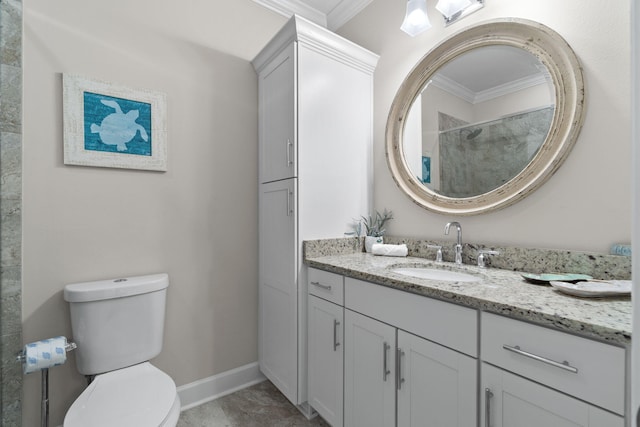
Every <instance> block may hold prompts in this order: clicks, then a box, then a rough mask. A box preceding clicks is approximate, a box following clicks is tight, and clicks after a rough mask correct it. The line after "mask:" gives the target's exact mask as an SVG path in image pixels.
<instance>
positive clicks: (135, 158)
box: [62, 74, 167, 172]
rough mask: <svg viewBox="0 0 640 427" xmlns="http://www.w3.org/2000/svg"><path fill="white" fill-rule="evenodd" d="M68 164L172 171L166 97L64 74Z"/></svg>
mask: <svg viewBox="0 0 640 427" xmlns="http://www.w3.org/2000/svg"><path fill="white" fill-rule="evenodd" d="M62 82H63V83H62V87H63V90H62V98H63V116H64V127H63V133H64V164H65V165H78V166H96V167H106V168H122V169H141V170H153V171H163V172H165V171H166V170H167V117H166V112H167V96H166V94H164V93H161V92H157V91H152V90H146V89H133V88H129V87H125V86H122V85H118V84H114V83H109V82H105V81H100V80H94V79H89V78H86V77H82V76H78V75H73V74H64V75H63V76H62Z"/></svg>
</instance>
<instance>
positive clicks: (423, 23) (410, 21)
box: [400, 0, 431, 37]
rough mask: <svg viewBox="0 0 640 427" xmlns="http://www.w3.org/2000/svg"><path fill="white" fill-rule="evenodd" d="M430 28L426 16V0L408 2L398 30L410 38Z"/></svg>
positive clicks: (409, 0) (410, 0)
mask: <svg viewBox="0 0 640 427" xmlns="http://www.w3.org/2000/svg"><path fill="white" fill-rule="evenodd" d="M429 28H431V22H429V16H428V15H427V0H408V1H407V13H406V14H405V16H404V21H403V22H402V26H400V29H401V30H402V31H404V32H405V33H407V34H409V35H410V36H411V37H415V36H417V35H418V34H420V33H421V32H423V31H426V30H428V29H429Z"/></svg>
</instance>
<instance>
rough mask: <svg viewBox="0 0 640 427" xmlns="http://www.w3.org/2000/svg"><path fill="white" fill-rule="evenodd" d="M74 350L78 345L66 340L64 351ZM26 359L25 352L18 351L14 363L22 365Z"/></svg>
mask: <svg viewBox="0 0 640 427" xmlns="http://www.w3.org/2000/svg"><path fill="white" fill-rule="evenodd" d="M76 348H78V345H77V344H76V343H75V342H73V341H69V340H67V345H65V346H64V351H65V352H67V353H69V352H70V351H72V350H75V349H76ZM26 359H27V355H26V353H25V351H24V350H20V351H19V352H18V355H17V356H16V361H17V362H20V363H24V362H25V361H26Z"/></svg>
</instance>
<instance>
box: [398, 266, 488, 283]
mask: <svg viewBox="0 0 640 427" xmlns="http://www.w3.org/2000/svg"><path fill="white" fill-rule="evenodd" d="M392 271H393V272H394V273H398V274H402V275H404V276H411V277H418V278H420V279H429V280H438V281H440V282H479V281H481V280H482V278H480V277H478V276H474V275H472V274H467V273H461V272H459V271H450V270H439V269H437V268H422V267H404V268H395V269H393V270H392Z"/></svg>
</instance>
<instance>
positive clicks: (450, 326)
mask: <svg viewBox="0 0 640 427" xmlns="http://www.w3.org/2000/svg"><path fill="white" fill-rule="evenodd" d="M344 293H345V297H344V300H345V307H346V308H349V309H351V310H353V311H357V312H359V313H362V314H364V315H366V316H370V317H373V318H375V319H379V320H381V321H382V322H385V323H388V324H390V325H393V326H395V327H397V328H399V329H404V330H405V331H407V332H410V333H412V334H414V335H417V336H419V337H422V338H426V339H428V340H430V341H433V342H436V343H438V344H441V345H443V346H445V347H449V348H452V349H454V350H457V351H460V352H462V353H465V354H468V355H469V356H472V357H477V356H478V329H477V327H478V326H477V325H478V312H477V311H476V310H474V309H471V308H467V307H462V306H459V305H456V304H451V303H448V302H444V301H439V300H435V299H432V298H427V297H423V296H420V295H416V294H412V293H409V292H404V291H401V290H398V289H392V288H388V287H386V286H382V285H376V284H373V283H369V282H364V281H362V280H357V279H352V278H349V277H347V278H345V287H344Z"/></svg>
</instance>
